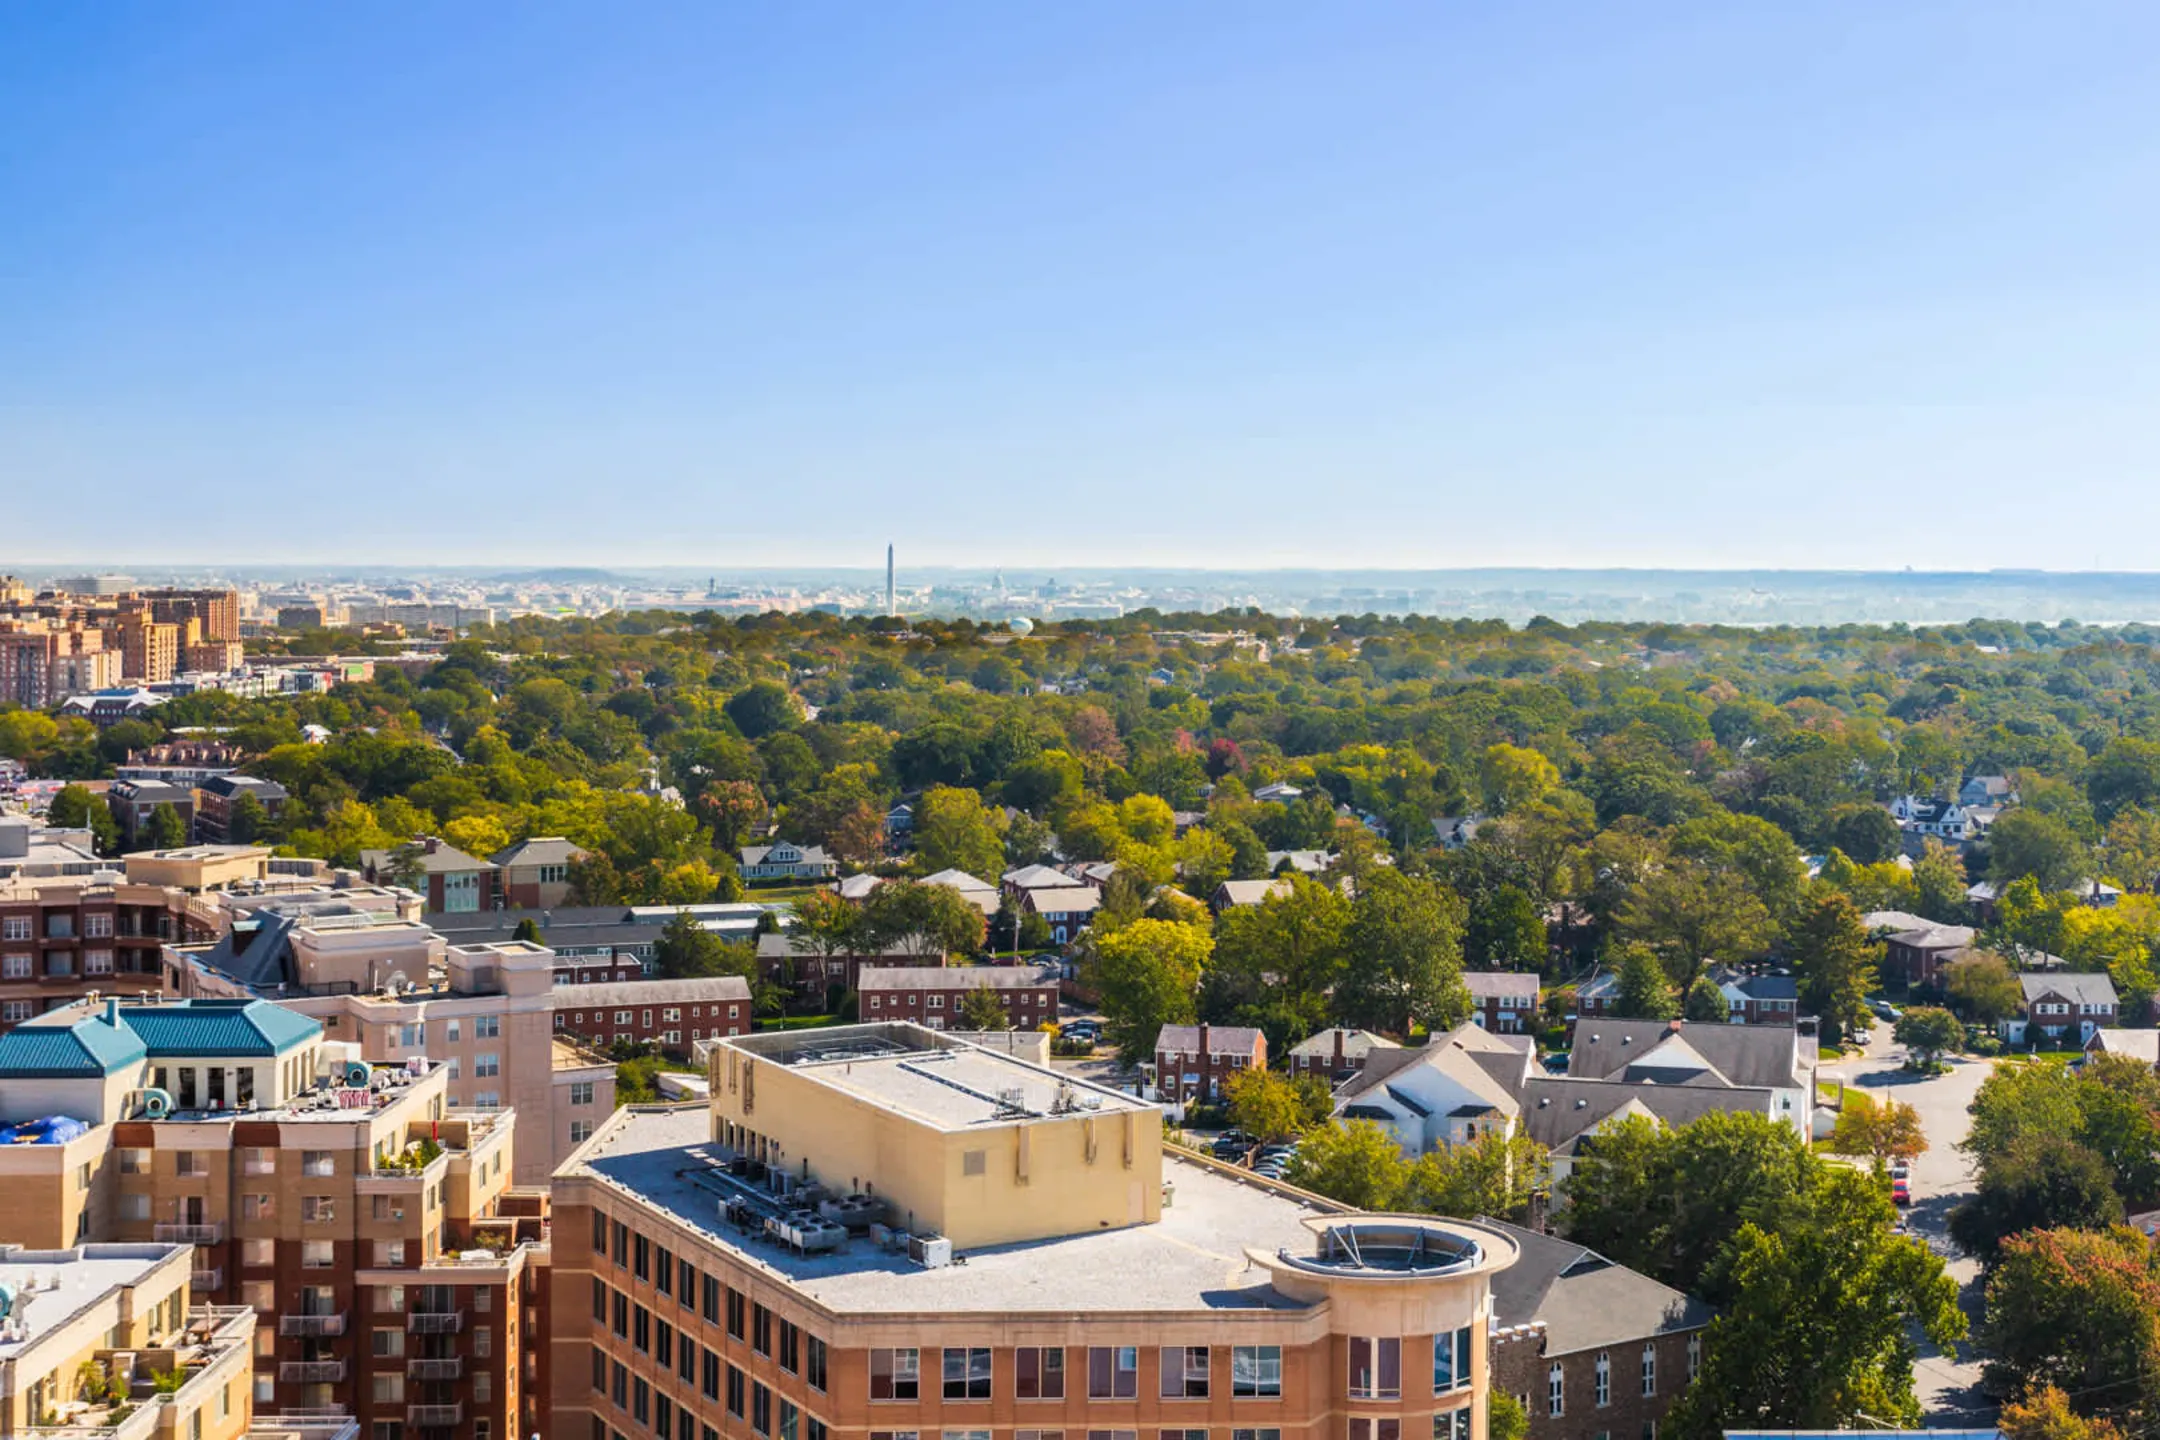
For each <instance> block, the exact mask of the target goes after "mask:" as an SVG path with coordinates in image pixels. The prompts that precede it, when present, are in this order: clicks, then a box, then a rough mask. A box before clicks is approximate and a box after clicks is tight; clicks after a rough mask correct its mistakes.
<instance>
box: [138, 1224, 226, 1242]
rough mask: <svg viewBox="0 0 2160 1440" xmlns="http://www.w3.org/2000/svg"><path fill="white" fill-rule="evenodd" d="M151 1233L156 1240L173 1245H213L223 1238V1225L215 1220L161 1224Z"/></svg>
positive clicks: (153, 1228)
mask: <svg viewBox="0 0 2160 1440" xmlns="http://www.w3.org/2000/svg"><path fill="white" fill-rule="evenodd" d="M152 1232H153V1235H154V1237H155V1238H156V1239H158V1240H161V1241H165V1242H168V1243H170V1244H175V1245H215V1244H217V1243H218V1242H219V1241H220V1240H223V1239H224V1238H225V1226H224V1223H223V1222H222V1221H217V1220H202V1221H194V1222H190V1223H188V1224H172V1223H170V1222H167V1223H161V1224H159V1225H156V1226H153V1227H152Z"/></svg>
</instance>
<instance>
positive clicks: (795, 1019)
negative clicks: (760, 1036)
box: [758, 1015, 842, 1030]
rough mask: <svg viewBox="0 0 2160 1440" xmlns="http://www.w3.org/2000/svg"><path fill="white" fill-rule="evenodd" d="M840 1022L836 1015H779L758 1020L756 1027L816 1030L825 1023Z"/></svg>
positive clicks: (825, 1024) (761, 1028) (836, 1023)
mask: <svg viewBox="0 0 2160 1440" xmlns="http://www.w3.org/2000/svg"><path fill="white" fill-rule="evenodd" d="M841 1023H842V1022H841V1019H840V1017H839V1016H837V1015H779V1016H775V1017H773V1018H772V1019H769V1020H760V1021H759V1022H758V1029H760V1030H818V1029H822V1028H824V1027H825V1026H827V1025H838V1024H841Z"/></svg>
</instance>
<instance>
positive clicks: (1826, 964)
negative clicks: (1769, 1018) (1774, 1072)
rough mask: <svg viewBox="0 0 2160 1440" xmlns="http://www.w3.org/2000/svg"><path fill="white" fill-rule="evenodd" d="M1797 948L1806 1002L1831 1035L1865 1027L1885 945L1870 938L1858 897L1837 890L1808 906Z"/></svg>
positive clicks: (1839, 1035) (1794, 940) (1827, 1036)
mask: <svg viewBox="0 0 2160 1440" xmlns="http://www.w3.org/2000/svg"><path fill="white" fill-rule="evenodd" d="M1791 950H1792V964H1793V970H1794V972H1795V973H1796V974H1797V975H1798V977H1799V981H1800V1002H1801V1004H1803V1005H1805V1006H1806V1007H1807V1008H1808V1009H1810V1010H1812V1011H1813V1012H1814V1013H1815V1014H1816V1015H1817V1016H1818V1017H1819V1018H1820V1019H1821V1021H1822V1023H1823V1026H1824V1027H1825V1036H1824V1038H1825V1040H1827V1041H1835V1040H1839V1039H1842V1038H1843V1037H1845V1036H1848V1035H1850V1034H1852V1033H1853V1032H1854V1031H1855V1030H1859V1029H1862V1028H1864V1027H1865V1026H1866V1024H1867V1016H1868V1008H1867V997H1868V992H1869V991H1870V990H1873V989H1874V988H1875V983H1876V964H1877V962H1878V960H1880V958H1881V956H1882V946H1881V945H1879V944H1878V943H1876V942H1875V941H1873V940H1870V939H1869V938H1868V933H1867V926H1866V924H1864V923H1863V922H1862V921H1861V919H1860V912H1859V911H1857V910H1855V909H1854V908H1853V905H1852V902H1851V901H1850V900H1848V899H1846V898H1845V897H1844V896H1843V895H1840V894H1838V893H1837V892H1835V891H1832V892H1830V893H1829V894H1826V895H1823V896H1821V897H1819V898H1818V899H1817V900H1816V901H1815V902H1814V903H1813V904H1812V905H1809V906H1807V907H1806V908H1805V909H1803V910H1802V912H1801V915H1800V921H1799V923H1798V924H1797V925H1796V926H1795V927H1794V928H1793V934H1792V941H1791Z"/></svg>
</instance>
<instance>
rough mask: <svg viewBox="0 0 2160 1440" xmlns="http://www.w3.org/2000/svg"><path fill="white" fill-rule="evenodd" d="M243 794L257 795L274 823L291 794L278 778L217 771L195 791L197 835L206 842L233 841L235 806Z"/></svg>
mask: <svg viewBox="0 0 2160 1440" xmlns="http://www.w3.org/2000/svg"><path fill="white" fill-rule="evenodd" d="M242 795H252V796H254V797H255V800H256V802H257V803H258V804H260V805H261V806H262V808H263V815H264V817H265V818H266V819H267V820H268V821H269V822H270V823H271V824H276V823H277V822H278V820H280V819H281V818H283V816H284V814H285V802H286V799H287V798H288V797H287V796H286V793H285V787H284V786H282V785H280V784H278V783H277V782H276V781H275V780H262V779H258V778H256V777H255V776H253V775H214V776H212V777H211V778H210V779H208V780H205V781H203V783H202V784H201V785H200V786H198V787H197V788H196V791H195V838H196V839H197V840H200V841H201V842H203V843H204V844H206V845H230V844H233V843H234V839H233V824H232V815H233V807H234V806H236V805H238V804H239V803H240V797H241V796H242ZM247 838H248V839H251V840H252V839H254V838H255V837H254V836H248V837H247Z"/></svg>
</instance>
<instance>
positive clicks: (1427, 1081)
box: [1335, 1025, 1536, 1159]
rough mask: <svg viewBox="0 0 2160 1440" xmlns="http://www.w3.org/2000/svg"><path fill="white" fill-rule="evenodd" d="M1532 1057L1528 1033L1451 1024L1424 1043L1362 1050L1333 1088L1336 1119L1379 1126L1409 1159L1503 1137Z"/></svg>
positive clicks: (1511, 1125)
mask: <svg viewBox="0 0 2160 1440" xmlns="http://www.w3.org/2000/svg"><path fill="white" fill-rule="evenodd" d="M1535 1063H1536V1046H1535V1045H1534V1044H1533V1043H1532V1042H1531V1040H1530V1037H1529V1036H1527V1035H1495V1034H1491V1033H1489V1032H1487V1031H1485V1030H1483V1029H1480V1028H1479V1027H1478V1026H1476V1025H1458V1026H1457V1027H1455V1029H1453V1030H1451V1031H1449V1032H1448V1033H1447V1034H1445V1035H1441V1036H1437V1037H1435V1038H1434V1039H1433V1040H1432V1042H1431V1043H1430V1044H1427V1045H1423V1046H1419V1047H1415V1048H1405V1049H1397V1050H1384V1051H1378V1052H1375V1053H1373V1054H1371V1055H1368V1056H1367V1057H1366V1061H1365V1068H1364V1069H1363V1070H1362V1071H1361V1072H1359V1074H1357V1075H1356V1076H1354V1077H1353V1078H1352V1079H1350V1080H1349V1081H1347V1082H1345V1083H1344V1084H1343V1086H1342V1087H1341V1088H1340V1089H1338V1090H1337V1091H1336V1092H1335V1117H1336V1118H1337V1119H1338V1120H1363V1121H1366V1122H1368V1123H1370V1124H1374V1125H1378V1126H1380V1127H1381V1128H1382V1129H1384V1130H1386V1131H1387V1132H1388V1133H1389V1134H1390V1135H1391V1136H1392V1137H1393V1138H1394V1140H1395V1143H1396V1144H1397V1145H1399V1146H1401V1147H1402V1152H1403V1154H1404V1155H1406V1156H1409V1157H1411V1158H1413V1159H1414V1158H1416V1157H1417V1156H1419V1155H1423V1154H1425V1153H1426V1152H1427V1151H1429V1150H1436V1149H1439V1148H1441V1147H1443V1146H1451V1145H1462V1144H1466V1143H1468V1142H1469V1141H1472V1140H1475V1139H1477V1138H1478V1137H1479V1136H1481V1135H1486V1134H1491V1133H1494V1132H1497V1133H1499V1134H1502V1135H1510V1134H1513V1133H1514V1130H1515V1123H1516V1121H1517V1119H1518V1118H1519V1117H1520V1116H1521V1114H1522V1101H1521V1099H1520V1098H1519V1097H1520V1094H1521V1092H1522V1089H1523V1087H1524V1085H1525V1084H1526V1083H1527V1082H1528V1080H1529V1078H1530V1073H1531V1071H1532V1069H1533V1068H1534V1066H1535Z"/></svg>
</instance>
